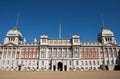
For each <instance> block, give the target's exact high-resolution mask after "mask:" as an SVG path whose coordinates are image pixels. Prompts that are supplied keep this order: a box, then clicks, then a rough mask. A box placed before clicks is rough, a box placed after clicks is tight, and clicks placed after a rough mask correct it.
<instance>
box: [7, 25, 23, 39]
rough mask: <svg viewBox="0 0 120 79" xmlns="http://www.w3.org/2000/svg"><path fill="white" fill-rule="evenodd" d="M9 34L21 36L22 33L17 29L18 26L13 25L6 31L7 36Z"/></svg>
mask: <svg viewBox="0 0 120 79" xmlns="http://www.w3.org/2000/svg"><path fill="white" fill-rule="evenodd" d="M9 35H19V36H21V37H22V34H21V32H20V31H19V29H18V27H14V28H13V29H11V30H9V31H8V32H7V36H9Z"/></svg>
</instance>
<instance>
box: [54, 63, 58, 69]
mask: <svg viewBox="0 0 120 79" xmlns="http://www.w3.org/2000/svg"><path fill="white" fill-rule="evenodd" d="M55 66H56V69H55V70H56V71H57V70H58V66H57V62H55Z"/></svg>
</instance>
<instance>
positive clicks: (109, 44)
mask: <svg viewBox="0 0 120 79" xmlns="http://www.w3.org/2000/svg"><path fill="white" fill-rule="evenodd" d="M104 46H116V44H113V43H108V44H105V45H104Z"/></svg>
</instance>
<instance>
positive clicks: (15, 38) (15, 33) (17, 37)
mask: <svg viewBox="0 0 120 79" xmlns="http://www.w3.org/2000/svg"><path fill="white" fill-rule="evenodd" d="M10 42H11V43H14V44H20V43H21V42H22V34H21V32H20V31H19V28H18V27H14V28H12V29H11V30H9V31H8V32H7V34H6V37H5V39H4V44H7V43H10Z"/></svg>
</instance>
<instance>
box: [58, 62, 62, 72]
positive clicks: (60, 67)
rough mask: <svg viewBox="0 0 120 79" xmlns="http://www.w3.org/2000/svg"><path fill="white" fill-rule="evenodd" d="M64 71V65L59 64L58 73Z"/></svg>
mask: <svg viewBox="0 0 120 79" xmlns="http://www.w3.org/2000/svg"><path fill="white" fill-rule="evenodd" d="M62 70H63V64H62V63H61V62H58V71H62Z"/></svg>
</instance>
